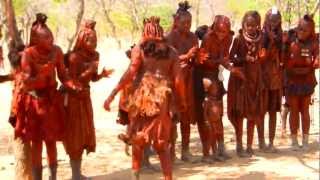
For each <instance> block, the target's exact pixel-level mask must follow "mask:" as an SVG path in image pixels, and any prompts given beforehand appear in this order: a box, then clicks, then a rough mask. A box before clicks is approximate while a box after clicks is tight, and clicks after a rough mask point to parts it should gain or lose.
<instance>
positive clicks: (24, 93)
mask: <svg viewBox="0 0 320 180" xmlns="http://www.w3.org/2000/svg"><path fill="white" fill-rule="evenodd" d="M189 8H190V5H189V3H188V2H187V1H185V2H181V3H179V8H178V10H177V11H176V13H175V14H174V15H173V25H172V28H171V30H170V31H169V32H168V33H167V34H165V33H164V30H163V28H162V27H161V25H160V18H158V17H150V18H147V19H145V20H144V21H143V32H142V35H141V38H140V41H139V42H137V44H135V45H133V46H132V48H131V49H130V50H128V51H127V52H126V54H127V56H128V58H129V59H130V61H131V62H130V65H129V67H128V69H127V71H126V72H125V73H124V74H123V76H122V77H121V79H120V81H119V83H118V84H117V86H116V87H115V88H114V89H113V90H112V92H111V94H110V95H109V96H108V98H107V99H106V101H105V103H104V108H105V109H106V110H107V111H109V110H110V104H111V103H112V101H113V99H114V97H115V96H116V95H117V94H118V93H119V92H121V95H120V102H119V114H118V120H117V122H118V123H120V124H123V125H126V126H127V131H126V133H124V134H120V135H119V139H121V140H123V141H124V142H125V143H126V144H128V145H131V146H132V169H133V178H134V179H139V175H140V169H141V167H142V166H144V165H146V163H147V164H148V156H149V154H150V153H149V150H150V147H152V149H153V150H154V151H155V152H156V153H157V154H158V155H159V158H160V164H161V169H162V171H163V174H164V178H165V179H166V180H170V179H172V164H173V163H174V161H175V160H176V153H175V142H176V138H177V123H179V122H180V128H181V138H182V146H181V147H182V148H181V159H182V160H183V161H189V162H190V161H192V159H193V158H192V157H193V156H192V154H191V153H190V147H189V144H190V126H191V124H195V123H196V124H197V127H198V131H199V135H200V140H201V143H202V152H203V157H202V161H203V162H205V163H212V162H213V161H225V160H227V159H229V158H230V156H229V155H228V154H227V153H226V151H225V146H224V129H223V123H222V117H223V96H224V95H225V94H227V114H228V119H229V120H230V122H231V124H232V125H233V127H234V129H235V135H236V152H237V155H238V156H239V157H251V156H252V155H253V153H254V151H253V148H252V144H253V137H254V129H255V127H257V130H258V140H259V141H258V142H259V149H261V150H263V151H266V152H276V151H277V149H276V148H275V147H274V137H275V131H276V117H277V116H276V113H277V112H279V111H280V108H281V103H282V102H281V99H282V97H283V96H284V97H285V99H286V102H287V104H288V106H289V107H290V130H291V138H292V148H293V150H300V149H302V150H308V134H309V128H310V115H309V105H310V101H311V95H312V94H313V92H314V88H315V86H316V84H317V82H316V78H315V69H317V68H319V39H318V38H319V37H318V35H317V34H316V33H315V22H314V20H313V17H312V16H311V15H305V16H303V18H301V19H300V20H299V22H298V24H297V27H296V28H294V29H292V30H290V31H288V32H285V31H283V30H282V25H281V18H282V17H281V13H280V12H279V11H278V10H277V9H276V8H272V9H270V10H269V11H268V12H267V13H266V16H265V20H264V23H263V25H262V26H261V16H260V14H259V13H258V12H257V11H247V12H246V13H245V15H244V16H243V19H242V24H241V25H242V27H241V30H239V33H238V35H237V36H236V37H235V38H233V36H234V32H233V31H232V30H231V23H230V19H229V18H228V17H226V16H224V15H216V16H215V18H214V20H213V22H212V24H211V25H209V26H207V25H204V26H201V27H199V28H197V30H196V32H195V33H193V32H191V31H190V28H191V24H192V16H191V13H190V12H189V11H188V10H189ZM46 19H47V17H46V16H45V15H44V14H38V15H37V18H36V21H35V22H34V23H33V25H32V28H31V35H30V42H29V45H28V46H27V47H26V48H25V49H24V50H23V51H22V52H20V56H21V59H20V61H21V62H19V63H18V65H17V66H16V67H15V68H14V71H13V73H12V74H10V75H7V76H1V77H0V80H1V81H7V80H13V81H14V90H13V102H12V111H11V116H10V123H11V124H12V125H13V127H14V129H15V137H16V138H21V139H22V140H23V141H24V142H25V143H31V158H32V165H31V166H32V177H33V179H34V180H39V179H42V161H41V160H42V159H41V154H42V153H41V152H42V143H43V142H45V145H46V149H47V159H48V166H49V172H50V173H49V174H50V179H52V180H54V179H56V170H57V165H58V163H57V149H56V142H57V141H62V142H63V145H64V147H65V150H66V152H67V154H68V155H69V157H70V165H71V168H72V179H74V180H79V179H81V159H82V154H83V152H84V151H85V150H86V152H87V153H90V152H94V151H95V148H96V140H95V129H94V122H93V110H92V102H91V99H90V82H92V81H93V82H95V81H98V80H100V79H101V78H106V77H109V76H110V75H111V74H112V70H107V69H104V70H103V71H102V72H101V73H100V74H99V73H98V70H97V69H98V64H99V53H98V52H97V51H96V46H97V35H96V32H95V29H94V27H95V22H94V21H92V20H87V21H85V22H84V23H83V25H82V27H81V30H80V31H79V33H78V36H77V40H76V43H75V45H74V48H73V50H72V51H71V52H68V53H66V54H65V55H64V54H63V52H62V50H61V49H60V48H59V47H58V46H56V45H54V43H53V34H52V32H51V31H50V29H49V27H48V26H47V25H46ZM199 44H200V45H199ZM230 49H231V50H230ZM221 67H224V68H225V69H227V70H229V71H230V73H231V74H230V77H229V80H228V87H227V90H226V89H225V88H224V86H223V82H222V81H223V79H221V77H220V75H219V72H220V69H221ZM56 74H57V77H58V79H59V81H60V82H61V84H62V85H61V87H60V88H57V84H58V83H57V79H56ZM266 113H268V115H269V144H268V146H267V145H266V143H265V138H264V119H265V118H264V117H265V115H266ZM300 115H301V118H300V117H299V116H300ZM244 119H247V147H246V150H244V148H243V145H242V136H243V120H244ZM300 119H301V125H302V148H301V147H300V146H299V143H298V140H297V132H298V127H299V120H300Z"/></svg>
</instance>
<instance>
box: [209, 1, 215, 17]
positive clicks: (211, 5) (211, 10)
mask: <svg viewBox="0 0 320 180" xmlns="http://www.w3.org/2000/svg"><path fill="white" fill-rule="evenodd" d="M207 3H208V4H209V9H210V12H211V19H213V18H214V16H215V12H214V4H213V1H212V0H207Z"/></svg>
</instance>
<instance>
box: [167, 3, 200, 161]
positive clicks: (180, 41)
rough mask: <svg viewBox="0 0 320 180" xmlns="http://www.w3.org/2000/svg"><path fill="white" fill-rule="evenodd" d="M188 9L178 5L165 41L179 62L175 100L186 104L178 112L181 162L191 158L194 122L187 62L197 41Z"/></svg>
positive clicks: (196, 47)
mask: <svg viewBox="0 0 320 180" xmlns="http://www.w3.org/2000/svg"><path fill="white" fill-rule="evenodd" d="M190 7H191V6H190V5H189V3H188V1H184V2H180V3H179V9H178V10H177V12H176V13H175V14H174V16H173V27H172V29H171V31H170V32H169V34H168V35H167V36H166V40H167V41H168V43H169V44H170V45H171V46H173V47H174V48H175V49H176V50H177V52H178V55H179V59H180V60H181V63H180V64H179V71H178V74H177V77H176V78H177V79H178V80H179V81H181V85H182V86H180V87H179V89H178V91H180V92H179V93H178V94H180V95H181V96H179V97H177V100H178V101H183V102H185V103H186V104H185V109H183V111H181V112H178V118H179V122H180V130H181V139H182V140H181V141H182V149H181V160H183V161H190V160H191V157H192V155H191V153H190V150H189V143H190V126H191V123H193V122H194V120H195V115H194V111H195V109H194V92H193V84H194V81H193V67H192V66H190V63H188V62H191V58H192V57H194V56H195V52H196V51H197V49H198V39H197V37H196V35H195V34H194V33H192V32H191V31H190V28H191V22H192V16H191V13H190V12H189V11H188V9H189V8H190ZM174 131H175V132H176V124H174ZM172 138H173V142H172V145H171V156H172V158H173V161H174V159H175V157H176V155H175V137H172Z"/></svg>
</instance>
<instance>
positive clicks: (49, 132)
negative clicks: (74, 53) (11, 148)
mask: <svg viewBox="0 0 320 180" xmlns="http://www.w3.org/2000/svg"><path fill="white" fill-rule="evenodd" d="M41 17H45V15H43V16H37V20H36V22H35V23H33V26H32V29H31V36H30V47H28V48H26V49H25V50H24V51H23V55H22V59H21V73H22V74H21V76H22V77H21V78H22V89H23V91H24V92H25V94H24V100H23V101H22V102H21V103H23V104H22V105H21V106H20V107H21V109H20V112H21V113H19V114H20V115H19V116H18V117H17V127H18V128H17V127H16V135H17V136H21V137H22V138H23V139H25V140H26V141H31V152H32V166H33V167H34V168H42V158H41V154H42V142H43V141H44V142H45V144H46V147H47V154H48V164H49V166H54V165H57V149H56V141H57V140H62V138H63V135H64V110H63V104H62V96H61V94H59V92H58V91H57V90H56V88H57V81H56V72H57V74H58V77H59V79H60V81H61V82H62V83H63V84H64V85H66V86H67V87H71V88H74V89H77V86H76V84H75V83H73V82H72V81H69V78H68V76H67V74H66V69H65V66H64V63H63V53H62V51H61V49H60V48H59V47H58V46H55V45H54V44H53V36H52V33H51V31H50V30H49V28H48V27H47V26H46V24H45V20H46V17H45V18H41ZM79 88H80V87H79Z"/></svg>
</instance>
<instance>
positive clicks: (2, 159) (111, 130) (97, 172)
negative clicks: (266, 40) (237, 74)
mask: <svg viewBox="0 0 320 180" xmlns="http://www.w3.org/2000/svg"><path fill="white" fill-rule="evenodd" d="M106 49H108V46H104V47H99V51H100V52H101V53H102V58H101V68H102V67H103V66H107V67H112V68H115V70H116V71H115V73H114V75H113V77H112V78H110V79H106V80H102V81H100V82H98V83H96V84H93V85H92V99H93V104H94V112H95V126H96V134H97V149H96V153H92V154H89V155H85V156H84V157H83V174H84V175H86V176H87V177H88V178H89V179H92V180H102V179H106V180H126V179H130V177H131V168H130V166H131V157H129V156H127V155H125V153H124V145H123V143H122V142H120V141H119V140H118V139H117V135H118V134H119V133H121V132H123V131H124V129H125V128H124V127H123V126H121V125H118V124H116V122H115V118H116V115H117V109H116V107H117V106H116V105H117V99H116V100H115V102H114V104H113V106H112V111H111V112H105V111H104V110H103V108H102V105H103V101H104V99H105V98H106V97H107V95H108V93H109V92H110V91H111V89H112V87H114V85H115V84H116V83H117V81H118V79H119V78H120V75H121V74H122V72H123V71H124V70H125V69H126V65H127V63H128V60H127V59H126V58H125V56H124V53H122V52H121V51H115V50H112V51H111V50H108V51H106ZM225 76H226V77H227V76H228V74H225ZM226 79H227V78H226ZM0 92H1V93H0V134H1V136H0V179H1V180H2V179H3V180H7V179H8V180H9V179H13V177H14V157H13V155H12V154H13V149H12V141H13V140H12V128H11V127H10V126H9V124H8V123H7V117H8V114H9V107H10V106H9V104H10V99H11V85H10V83H5V84H1V85H0ZM316 94H319V91H317V93H316ZM315 104H316V105H315V106H313V108H312V110H311V113H312V115H311V116H312V117H313V121H312V123H311V130H310V143H311V150H310V151H309V152H293V151H291V150H290V147H289V145H290V139H289V138H288V137H286V138H281V137H280V124H281V123H280V120H278V127H277V129H278V131H277V136H276V140H275V145H276V146H277V147H278V149H279V153H278V154H268V153H262V152H259V151H258V150H256V151H255V152H256V154H255V156H253V157H252V158H248V159H246V158H245V159H240V158H238V157H237V156H236V154H235V150H234V149H235V142H234V130H233V128H232V126H231V124H230V123H229V121H228V120H227V118H226V116H224V123H225V139H226V148H227V152H228V153H229V154H230V155H231V156H232V159H230V160H228V161H227V162H224V163H220V162H217V163H214V164H210V165H208V164H203V163H196V164H191V163H182V162H179V161H178V163H177V164H176V165H175V166H174V171H173V174H174V179H179V180H187V179H197V180H205V179H252V180H257V179H259V180H260V179H319V97H318V96H317V99H316V103H315ZM267 129H268V126H267V124H266V137H268V134H267V132H268V131H267ZM245 137H246V136H244V138H245ZM255 139H257V134H255ZM266 139H267V138H266ZM244 140H245V139H244ZM244 142H245V141H244ZM180 143H181V139H180V136H179V137H178V142H177V144H178V146H177V153H178V154H177V156H178V157H180ZM256 144H257V142H255V146H254V148H255V149H257V146H256ZM190 146H191V152H192V153H193V154H194V155H195V157H196V158H198V159H200V158H201V151H202V150H201V143H200V139H199V135H198V131H197V127H196V126H192V135H191V145H190ZM58 154H59V158H58V159H59V168H58V177H59V178H58V179H70V177H71V170H70V166H69V160H68V157H67V156H66V154H65V152H64V149H63V147H62V144H61V143H58ZM43 162H44V165H46V159H45V153H43ZM152 162H153V163H155V164H156V165H159V161H158V158H157V157H156V156H154V157H152ZM45 167H46V166H45ZM44 176H47V170H46V169H45V171H44ZM142 179H146V180H150V179H162V175H161V173H153V172H145V173H143V174H142Z"/></svg>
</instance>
